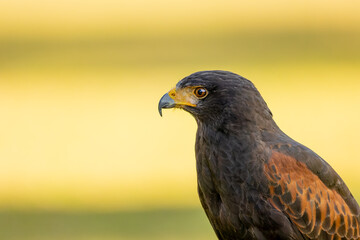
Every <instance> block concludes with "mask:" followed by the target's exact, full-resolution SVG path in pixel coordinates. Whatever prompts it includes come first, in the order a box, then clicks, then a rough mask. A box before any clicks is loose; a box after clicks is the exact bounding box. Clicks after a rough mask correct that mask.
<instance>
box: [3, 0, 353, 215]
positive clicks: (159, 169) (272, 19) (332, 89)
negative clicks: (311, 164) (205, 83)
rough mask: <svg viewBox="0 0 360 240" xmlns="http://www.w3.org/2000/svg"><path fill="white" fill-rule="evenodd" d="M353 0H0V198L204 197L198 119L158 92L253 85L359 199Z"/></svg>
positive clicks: (12, 201)
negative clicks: (182, 84) (225, 80)
mask: <svg viewBox="0 0 360 240" xmlns="http://www.w3.org/2000/svg"><path fill="white" fill-rule="evenodd" d="M359 9H360V3H359V2H358V1H350V0H348V1H325V0H319V1H315V2H314V1H300V0H299V1H297V0H296V1H265V0H260V1H203V0H201V1H188V0H186V1H164V0H156V1H141V0H136V1H115V0H113V1H110V0H104V1H80V0H72V1H70V0H65V1H45V0H34V1H26V0H12V1H6V0H5V1H1V2H0V113H1V117H0V208H1V209H57V210H69V209H76V210H78V209H80V210H81V209H82V210H101V211H102V210H106V211H112V210H115V209H139V208H140V209H145V208H164V207H165V208H166V207H198V206H199V202H198V198H197V194H196V176H195V158H194V139H195V131H196V124H195V121H194V120H193V119H192V117H191V116H190V115H189V114H187V113H185V112H182V111H171V110H170V111H164V117H163V118H160V116H159V114H158V112H157V104H158V100H159V99H160V97H161V96H162V95H163V94H164V93H165V92H166V91H168V90H169V89H170V88H171V87H173V86H174V85H175V84H176V83H177V81H179V80H180V79H182V78H183V77H185V76H187V75H189V74H191V73H192V72H195V71H199V70H212V69H222V70H229V71H233V72H236V73H238V74H240V75H242V76H244V77H246V78H249V79H250V80H252V81H253V82H254V84H255V85H256V86H257V88H258V89H259V91H260V92H261V93H262V95H263V97H264V98H265V100H266V101H267V103H268V105H269V107H270V109H271V110H272V112H273V114H274V117H275V120H276V121H277V123H278V124H279V126H280V127H281V128H282V129H283V130H284V131H285V132H286V133H287V134H288V135H290V136H291V137H293V138H294V139H295V140H298V141H300V142H301V143H303V144H305V145H306V146H308V147H310V148H311V149H313V150H314V151H315V152H317V153H318V154H319V155H320V156H322V157H323V158H324V159H325V160H326V161H328V162H329V163H330V164H331V165H332V166H333V167H334V168H335V170H336V171H337V172H338V173H339V174H340V175H341V176H342V177H343V179H344V180H345V182H346V183H347V184H348V186H349V188H350V189H351V191H352V192H353V194H354V195H355V196H356V197H357V199H360V176H359V169H360V152H359V147H360V143H359V139H360V126H359V122H360V44H359V43H360V28H359V26H360V15H359V14H358V13H359Z"/></svg>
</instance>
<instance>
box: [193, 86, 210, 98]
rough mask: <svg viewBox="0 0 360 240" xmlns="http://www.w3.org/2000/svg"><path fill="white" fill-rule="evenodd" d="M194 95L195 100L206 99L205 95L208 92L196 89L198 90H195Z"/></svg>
mask: <svg viewBox="0 0 360 240" xmlns="http://www.w3.org/2000/svg"><path fill="white" fill-rule="evenodd" d="M194 94H195V96H196V97H197V98H200V99H201V98H204V97H206V95H207V94H208V91H207V90H206V89H205V88H202V87H198V88H195V90H194Z"/></svg>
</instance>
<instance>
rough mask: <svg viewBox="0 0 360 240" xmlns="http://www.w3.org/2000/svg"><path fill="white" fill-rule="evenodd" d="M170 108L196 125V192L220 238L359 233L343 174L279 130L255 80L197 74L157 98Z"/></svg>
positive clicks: (341, 236)
mask: <svg viewBox="0 0 360 240" xmlns="http://www.w3.org/2000/svg"><path fill="white" fill-rule="evenodd" d="M172 107H177V108H182V109H184V110H185V111H188V112H189V113H191V114H192V115H193V116H194V117H195V119H196V122H197V124H198V130H197V134H196V146H195V151H196V166H197V176H198V192H199V197H200V200H201V204H202V206H203V208H204V210H205V212H206V215H207V216H208V218H209V220H210V223H211V225H212V227H213V228H214V230H215V233H216V235H217V237H218V238H219V239H221V240H225V239H226V240H237V239H360V230H359V228H360V226H359V224H360V217H359V215H360V208H359V205H358V204H357V202H356V201H355V199H354V197H353V196H352V194H351V193H350V191H349V189H348V188H347V186H346V185H345V183H344V182H343V180H342V179H341V178H340V177H339V175H338V174H337V173H336V172H335V171H334V170H333V169H332V168H331V166H329V165H328V164H327V163H326V162H325V161H324V160H323V159H322V158H321V157H319V156H318V155H317V154H316V153H314V152H313V151H311V150H310V149H308V148H306V147H305V146H303V145H301V144H300V143H298V142H296V141H294V140H293V139H291V138H290V137H288V136H287V135H286V134H285V133H283V132H282V131H281V130H280V129H279V127H278V126H277V125H276V123H275V122H274V120H273V118H272V113H271V112H270V110H269V108H268V107H267V105H266V103H265V101H264V100H263V98H262V97H261V95H260V93H259V92H258V91H257V89H256V88H255V87H254V85H253V84H252V83H251V82H250V81H249V80H247V79H245V78H243V77H241V76H239V75H237V74H234V73H231V72H226V71H204V72H197V73H194V74H192V75H190V76H188V77H186V78H184V79H182V80H181V81H180V82H179V83H178V84H177V85H176V88H174V89H172V90H170V91H169V93H167V94H165V95H164V96H163V97H162V99H161V100H160V102H159V111H160V114H161V110H162V108H172Z"/></svg>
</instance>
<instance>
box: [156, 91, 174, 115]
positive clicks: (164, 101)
mask: <svg viewBox="0 0 360 240" xmlns="http://www.w3.org/2000/svg"><path fill="white" fill-rule="evenodd" d="M174 106H175V102H174V100H173V99H172V98H170V96H169V94H168V93H166V94H164V96H162V98H161V99H160V101H159V106H158V110H159V114H160V116H161V117H162V109H163V108H172V107H174Z"/></svg>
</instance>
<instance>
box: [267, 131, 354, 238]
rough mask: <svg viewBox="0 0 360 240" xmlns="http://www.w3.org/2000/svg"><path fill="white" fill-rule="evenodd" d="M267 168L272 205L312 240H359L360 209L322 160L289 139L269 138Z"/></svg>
mask: <svg viewBox="0 0 360 240" xmlns="http://www.w3.org/2000/svg"><path fill="white" fill-rule="evenodd" d="M270 139H271V141H268V146H269V147H270V149H271V157H270V158H269V160H268V162H267V163H266V164H265V166H264V173H265V175H266V176H267V178H268V180H269V192H270V196H271V197H270V199H269V201H271V203H272V205H273V206H274V207H275V208H277V209H278V210H279V211H282V212H284V213H285V214H287V215H288V217H289V218H290V219H291V220H292V222H293V223H294V224H295V225H296V226H297V228H298V229H299V230H300V231H301V232H302V233H303V234H305V235H307V236H308V237H309V238H310V239H312V238H314V237H315V238H317V237H319V236H320V235H326V236H328V235H333V236H336V235H337V236H339V237H346V236H348V237H349V239H358V238H360V232H359V223H360V221H359V214H360V209H359V206H358V204H357V202H356V200H355V199H354V197H353V196H352V194H351V193H350V191H349V189H348V188H347V186H346V185H345V183H344V181H343V180H342V179H341V177H340V176H339V175H338V174H337V173H336V172H335V171H334V169H333V168H332V167H331V166H330V165H329V164H328V163H327V162H326V161H324V160H323V159H322V158H321V157H320V156H318V155H317V154H316V153H314V152H313V151H312V150H310V149H309V148H307V147H305V146H303V145H302V144H300V143H298V142H296V141H294V140H292V139H290V138H289V137H287V136H285V135H284V136H281V137H278V138H274V137H272V138H270Z"/></svg>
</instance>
